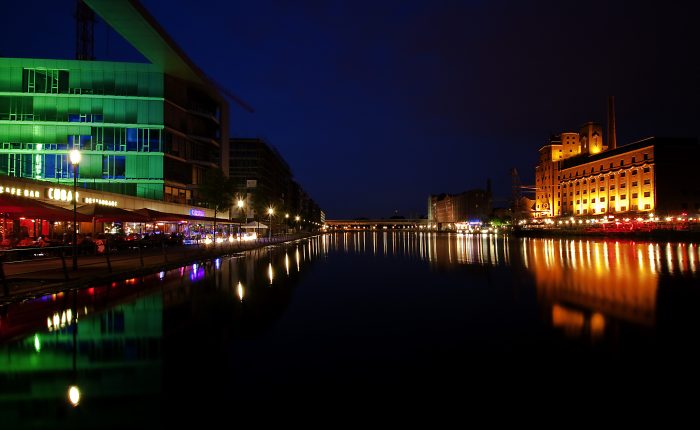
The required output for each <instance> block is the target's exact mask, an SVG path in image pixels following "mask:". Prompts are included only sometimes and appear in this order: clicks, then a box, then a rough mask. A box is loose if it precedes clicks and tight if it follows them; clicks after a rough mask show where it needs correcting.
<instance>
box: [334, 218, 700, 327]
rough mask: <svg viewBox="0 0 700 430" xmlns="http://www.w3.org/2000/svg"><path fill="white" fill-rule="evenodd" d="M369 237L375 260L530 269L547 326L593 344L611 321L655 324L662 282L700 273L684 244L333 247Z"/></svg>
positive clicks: (418, 239)
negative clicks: (399, 258) (660, 282)
mask: <svg viewBox="0 0 700 430" xmlns="http://www.w3.org/2000/svg"><path fill="white" fill-rule="evenodd" d="M365 239H366V240H369V241H371V255H372V256H374V257H381V256H387V257H388V258H391V257H409V258H414V259H418V260H421V261H425V262H427V263H428V264H430V265H431V267H433V268H435V269H440V270H450V268H455V267H456V266H458V265H461V264H468V265H481V266H486V267H497V266H511V267H512V269H513V270H516V271H517V270H520V269H524V270H525V271H526V272H527V273H529V274H530V275H531V276H532V277H533V278H534V285H535V288H536V294H537V299H538V302H539V303H540V305H541V306H544V307H545V309H546V312H545V314H546V315H547V318H548V319H549V321H548V322H549V323H550V324H551V325H552V326H554V327H556V328H558V329H561V330H562V331H563V332H564V333H566V334H567V335H571V336H575V337H581V336H585V337H590V338H591V339H594V340H595V339H599V338H601V337H603V335H604V333H605V330H606V328H607V327H608V326H609V322H610V321H609V320H611V319H614V320H619V321H625V322H628V323H633V324H641V325H644V326H654V325H655V324H656V312H657V311H656V308H657V295H658V288H659V279H660V277H662V276H667V277H669V276H670V277H679V276H685V277H687V276H692V277H698V276H700V273H698V268H697V265H698V260H699V259H700V255H699V248H698V245H696V244H685V243H648V242H634V241H619V240H584V239H528V238H524V239H517V238H510V237H508V236H503V235H494V234H476V235H462V234H444V233H441V234H436V233H412V232H387V231H368V232H353V233H347V232H346V233H343V234H335V235H330V236H329V244H330V249H331V250H335V251H339V252H344V253H357V254H360V253H364V248H363V247H360V246H358V245H357V243H362V241H363V240H365ZM516 276H518V275H516Z"/></svg>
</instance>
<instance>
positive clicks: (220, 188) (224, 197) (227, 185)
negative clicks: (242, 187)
mask: <svg viewBox="0 0 700 430" xmlns="http://www.w3.org/2000/svg"><path fill="white" fill-rule="evenodd" d="M199 199H200V200H201V201H202V202H204V203H206V204H207V206H208V207H209V209H214V239H216V215H217V213H218V212H222V211H224V210H227V209H229V208H230V207H231V200H232V199H233V184H232V183H231V180H230V179H229V178H227V177H226V175H224V172H223V171H222V170H221V169H220V168H212V169H209V170H208V171H207V173H206V174H205V175H204V180H203V181H202V183H201V184H200V185H199Z"/></svg>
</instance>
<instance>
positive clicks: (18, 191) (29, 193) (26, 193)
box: [0, 186, 39, 199]
mask: <svg viewBox="0 0 700 430" xmlns="http://www.w3.org/2000/svg"><path fill="white" fill-rule="evenodd" d="M2 193H8V194H12V195H13V196H20V197H31V198H34V199H35V198H37V197H39V191H34V190H28V189H26V188H16V187H3V186H0V194H2Z"/></svg>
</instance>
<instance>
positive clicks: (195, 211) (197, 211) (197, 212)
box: [190, 209, 206, 216]
mask: <svg viewBox="0 0 700 430" xmlns="http://www.w3.org/2000/svg"><path fill="white" fill-rule="evenodd" d="M190 215H192V216H205V215H206V213H205V212H204V210H202V209H190Z"/></svg>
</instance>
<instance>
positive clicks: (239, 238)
mask: <svg viewBox="0 0 700 430" xmlns="http://www.w3.org/2000/svg"><path fill="white" fill-rule="evenodd" d="M241 211H243V200H242V199H238V213H239V215H240V213H241ZM245 218H246V219H245V221H246V223H248V217H247V216H246V217H245ZM238 243H239V244H240V243H241V223H240V222H239V223H238Z"/></svg>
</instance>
